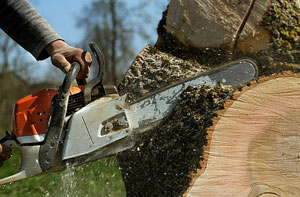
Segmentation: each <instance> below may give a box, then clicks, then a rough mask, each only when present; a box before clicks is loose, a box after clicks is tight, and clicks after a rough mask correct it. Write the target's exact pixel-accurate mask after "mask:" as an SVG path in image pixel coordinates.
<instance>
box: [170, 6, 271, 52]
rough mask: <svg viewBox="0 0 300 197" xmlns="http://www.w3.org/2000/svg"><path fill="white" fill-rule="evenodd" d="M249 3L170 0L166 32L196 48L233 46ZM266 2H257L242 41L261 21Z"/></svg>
mask: <svg viewBox="0 0 300 197" xmlns="http://www.w3.org/2000/svg"><path fill="white" fill-rule="evenodd" d="M251 3H252V0H243V1H236V0H205V1H203V0H193V1H191V0H171V2H170V5H169V8H168V13H167V18H166V30H167V32H169V33H171V34H173V35H174V36H175V37H176V38H177V39H178V40H179V41H181V42H182V43H184V44H185V45H187V46H192V47H195V48H204V47H221V46H222V45H224V44H228V43H232V41H233V40H234V38H235V37H236V36H237V32H238V30H239V28H240V26H241V24H242V22H243V20H244V19H245V16H246V14H247V11H248V9H249V7H250V5H251ZM268 5H269V0H256V1H255V3H254V7H253V8H252V9H251V14H250V17H249V18H248V19H247V20H246V21H247V22H246V24H245V26H244V28H242V30H243V31H242V32H241V37H240V38H241V40H243V39H245V38H246V37H248V35H249V34H250V33H251V32H253V31H254V29H256V26H258V24H259V22H261V21H262V19H263V15H264V14H265V12H266V10H267V8H268Z"/></svg>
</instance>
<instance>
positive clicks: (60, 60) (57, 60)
mask: <svg viewBox="0 0 300 197" xmlns="http://www.w3.org/2000/svg"><path fill="white" fill-rule="evenodd" d="M51 62H52V64H53V65H54V66H56V67H57V68H59V69H60V70H61V71H63V72H64V73H67V72H69V70H70V68H71V64H70V62H68V61H67V60H66V58H65V56H63V55H59V54H56V55H53V56H52V57H51Z"/></svg>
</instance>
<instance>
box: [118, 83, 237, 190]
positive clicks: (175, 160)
mask: <svg viewBox="0 0 300 197" xmlns="http://www.w3.org/2000/svg"><path fill="white" fill-rule="evenodd" d="M233 91H234V90H233V89H229V88H224V87H222V86H221V85H219V86H217V87H210V86H207V85H204V86H199V87H189V88H187V89H186V90H185V91H184V92H183V94H182V95H181V98H180V102H178V103H177V105H176V106H175V108H174V110H173V111H172V113H171V114H170V116H168V117H167V118H166V119H165V120H164V121H163V122H162V123H161V124H160V125H159V126H158V127H157V128H156V129H154V130H153V131H150V132H148V133H147V134H146V135H144V136H142V137H141V139H140V141H139V142H138V143H137V144H138V145H137V146H135V147H134V148H133V149H131V150H128V151H125V152H123V153H120V154H119V155H118V159H119V161H120V165H121V169H122V176H123V180H124V182H125V186H126V192H127V196H180V195H182V194H183V193H184V192H185V191H186V189H187V188H188V186H189V183H190V180H191V179H190V174H191V173H193V172H195V171H196V170H197V169H199V168H201V166H200V162H201V161H202V160H203V146H205V145H206V144H207V140H206V135H207V132H206V130H207V128H208V127H210V126H211V125H212V119H213V118H214V117H216V116H217V113H216V112H217V111H218V110H221V109H223V107H224V103H225V101H226V100H227V99H230V98H231V96H232V95H233Z"/></svg>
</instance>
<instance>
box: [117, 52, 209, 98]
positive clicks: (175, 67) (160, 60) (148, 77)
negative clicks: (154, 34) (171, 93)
mask: <svg viewBox="0 0 300 197" xmlns="http://www.w3.org/2000/svg"><path fill="white" fill-rule="evenodd" d="M207 70H208V67H206V66H203V65H201V64H199V63H197V62H195V61H184V60H182V59H180V58H177V57H175V56H173V55H171V54H168V53H163V52H161V51H159V50H157V49H155V48H153V47H151V46H147V47H145V48H144V49H143V51H142V52H141V53H140V54H139V55H138V56H137V57H136V59H135V60H134V62H133V64H132V65H131V66H130V68H129V70H128V71H127V73H126V75H125V77H124V79H123V81H122V82H121V84H120V85H119V87H118V89H119V93H120V95H124V94H127V97H126V101H127V102H128V103H131V102H134V101H135V100H136V99H139V98H140V97H142V96H144V95H146V94H148V93H150V92H151V91H153V90H157V89H159V88H161V87H165V86H167V85H169V84H172V83H174V82H176V81H178V80H181V79H185V78H189V77H192V76H194V75H196V74H198V73H201V72H204V71H207Z"/></svg>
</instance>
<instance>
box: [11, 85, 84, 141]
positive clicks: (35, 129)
mask: <svg viewBox="0 0 300 197" xmlns="http://www.w3.org/2000/svg"><path fill="white" fill-rule="evenodd" d="M83 90H84V86H78V87H72V88H71V93H70V97H69V102H68V103H69V106H68V112H67V114H70V113H72V112H74V111H75V110H76V109H78V108H81V107H83V106H84V98H83ZM57 94H58V90H53V89H44V90H40V91H38V92H36V93H34V94H31V95H28V96H26V97H25V98H22V99H21V100H19V101H17V102H16V104H15V106H14V110H13V118H12V130H13V134H14V136H15V137H16V139H17V141H18V142H19V143H20V144H22V145H24V144H33V143H42V142H43V141H44V140H45V136H46V132H47V128H48V123H49V120H50V118H51V107H52V103H53V100H54V99H55V98H56V96H57Z"/></svg>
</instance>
